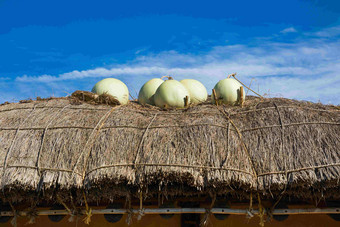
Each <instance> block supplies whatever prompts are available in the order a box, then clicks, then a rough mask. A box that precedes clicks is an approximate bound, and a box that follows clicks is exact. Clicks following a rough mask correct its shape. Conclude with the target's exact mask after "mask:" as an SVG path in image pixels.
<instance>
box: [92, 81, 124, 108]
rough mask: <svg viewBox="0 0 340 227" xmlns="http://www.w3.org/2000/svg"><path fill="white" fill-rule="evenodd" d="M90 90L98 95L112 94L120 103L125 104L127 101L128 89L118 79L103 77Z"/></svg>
mask: <svg viewBox="0 0 340 227" xmlns="http://www.w3.org/2000/svg"><path fill="white" fill-rule="evenodd" d="M92 92H93V93H96V94H98V95H101V94H104V93H106V94H109V95H112V96H113V97H115V98H116V99H117V100H118V101H119V102H120V104H121V105H125V104H127V103H128V102H129V90H128V88H127V86H126V85H125V84H124V83H123V82H122V81H120V80H118V79H114V78H106V79H103V80H101V81H99V82H98V83H96V84H95V85H94V87H93V88H92Z"/></svg>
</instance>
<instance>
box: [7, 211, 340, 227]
mask: <svg viewBox="0 0 340 227" xmlns="http://www.w3.org/2000/svg"><path fill="white" fill-rule="evenodd" d="M201 217H203V215H201ZM83 218H84V217H79V218H78V221H76V220H75V221H74V222H69V221H68V219H69V216H66V217H64V219H63V220H62V221H60V222H57V223H56V222H52V221H50V220H49V219H48V217H47V216H39V217H37V218H36V223H35V224H33V225H27V221H28V219H27V218H25V217H19V218H18V222H17V224H18V226H37V227H57V226H63V227H64V226H65V227H68V226H70V227H71V226H72V227H73V226H78V227H88V226H93V227H98V226H100V227H106V226H110V227H114V226H128V225H127V223H126V218H127V215H124V216H123V217H122V219H121V220H120V221H119V222H117V223H109V222H107V221H106V220H105V218H104V216H103V215H93V216H92V218H91V223H90V225H85V224H84V223H83V220H82V219H83ZM180 221H181V218H180V215H174V216H173V217H172V218H171V219H169V220H166V219H163V218H161V217H160V216H159V215H145V216H143V217H142V219H141V220H140V221H138V220H137V217H136V216H134V217H133V220H132V224H131V225H130V226H132V227H139V226H150V227H156V226H157V227H158V226H171V227H175V226H180ZM2 226H6V227H7V226H8V227H10V226H12V225H11V224H10V222H8V223H6V224H0V227H2ZM208 226H235V227H238V226H259V218H257V217H254V218H252V219H247V218H246V216H245V215H230V216H229V217H228V218H227V219H226V220H224V221H220V220H217V219H215V217H214V216H213V215H211V216H210V224H209V225H208ZM265 226H267V227H270V226H273V227H274V226H275V227H281V226H282V227H283V226H290V227H294V226H296V227H304V226H306V227H307V226H308V227H313V226H317V227H321V226H340V222H337V221H334V220H333V219H332V218H330V217H329V216H328V215H321V214H320V215H290V216H289V217H288V219H286V220H285V221H283V222H279V221H276V220H271V221H270V222H267V223H265Z"/></svg>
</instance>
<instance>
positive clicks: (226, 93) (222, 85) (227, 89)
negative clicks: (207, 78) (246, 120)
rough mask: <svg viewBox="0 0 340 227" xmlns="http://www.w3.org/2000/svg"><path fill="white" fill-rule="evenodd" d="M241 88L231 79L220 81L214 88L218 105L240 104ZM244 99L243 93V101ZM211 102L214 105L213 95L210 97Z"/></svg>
mask: <svg viewBox="0 0 340 227" xmlns="http://www.w3.org/2000/svg"><path fill="white" fill-rule="evenodd" d="M241 87H242V85H241V84H240V83H239V82H238V81H237V80H235V79H233V78H227V79H224V80H220V81H219V82H218V83H217V84H216V85H215V87H214V89H215V92H216V97H217V101H218V103H219V104H221V103H224V104H228V105H233V106H234V105H238V104H239V103H240V96H241V94H240V93H241ZM245 98H246V96H245V93H243V97H242V99H243V101H244V100H245ZM211 101H212V103H215V97H214V94H212V95H211Z"/></svg>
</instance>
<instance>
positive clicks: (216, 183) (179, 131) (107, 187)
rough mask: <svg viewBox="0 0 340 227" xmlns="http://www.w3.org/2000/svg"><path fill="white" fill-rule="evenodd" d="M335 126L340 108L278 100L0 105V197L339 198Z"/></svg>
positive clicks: (339, 165) (339, 159) (64, 101)
mask: <svg viewBox="0 0 340 227" xmlns="http://www.w3.org/2000/svg"><path fill="white" fill-rule="evenodd" d="M339 129H340V110H339V107H336V106H326V105H322V104H315V103H309V102H299V101H294V100H288V99H282V98H272V99H259V98H255V97H248V99H247V101H246V103H245V105H244V107H243V108H241V107H228V106H219V107H216V106H215V105H212V104H210V103H208V102H207V103H204V104H202V105H198V106H193V107H189V108H187V109H181V110H167V111H164V110H161V109H158V108H156V107H151V106H141V105H139V104H137V103H135V102H131V103H130V104H129V105H127V106H114V107H112V106H107V105H93V104H88V103H82V102H79V100H78V101H76V100H75V99H74V98H59V99H50V100H39V101H29V102H26V103H25V102H23V103H14V104H7V105H2V106H0V144H1V147H0V163H3V165H2V166H0V168H1V171H2V174H1V175H0V177H1V178H0V180H1V186H2V189H3V193H2V195H0V197H2V198H5V197H6V198H7V199H9V198H11V199H12V200H13V201H15V200H29V199H36V198H41V199H44V200H51V201H53V200H55V198H56V195H60V196H62V197H69V195H70V193H71V194H73V197H76V198H78V199H80V200H82V198H83V196H82V192H83V191H86V195H87V199H88V200H89V201H102V200H108V201H110V200H113V199H115V198H117V197H131V196H134V195H138V194H139V192H140V191H142V192H143V195H144V196H145V197H155V196H157V195H158V194H164V195H166V196H171V195H172V196H190V195H191V196H195V195H207V194H216V195H220V196H229V197H233V198H240V199H242V198H246V199H247V198H249V196H250V192H258V193H260V195H261V196H262V197H264V198H273V197H280V196H281V195H282V194H284V195H286V196H292V197H296V198H314V197H315V196H319V197H324V198H329V199H340V195H339V193H338V191H339V189H340V182H339V180H340V148H339V147H340V146H339V145H340V136H339V132H340V130H339ZM27 193H29V194H31V196H27V195H28V194H27ZM0 194H1V193H0ZM65 199H66V198H65Z"/></svg>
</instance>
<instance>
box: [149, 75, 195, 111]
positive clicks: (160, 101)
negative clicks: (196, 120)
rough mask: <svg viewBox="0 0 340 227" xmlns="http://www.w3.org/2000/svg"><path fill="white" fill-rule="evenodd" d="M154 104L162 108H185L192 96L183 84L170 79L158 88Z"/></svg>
mask: <svg viewBox="0 0 340 227" xmlns="http://www.w3.org/2000/svg"><path fill="white" fill-rule="evenodd" d="M154 102H155V105H156V106H158V107H160V108H168V107H172V108H178V107H179V108H181V107H182V108H183V107H185V106H186V105H187V104H188V103H189V102H190V95H189V92H188V90H187V89H186V88H185V86H184V85H183V84H182V83H181V82H179V81H177V80H173V79H172V78H169V80H166V81H164V82H163V83H162V84H161V85H160V86H159V87H158V88H157V90H156V93H155V95H154Z"/></svg>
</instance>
